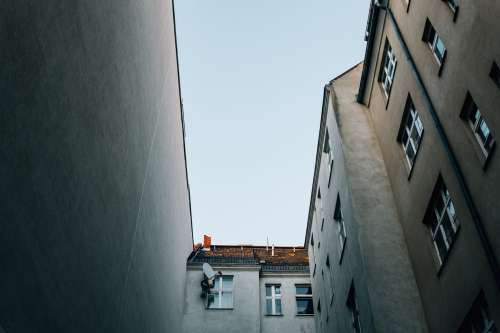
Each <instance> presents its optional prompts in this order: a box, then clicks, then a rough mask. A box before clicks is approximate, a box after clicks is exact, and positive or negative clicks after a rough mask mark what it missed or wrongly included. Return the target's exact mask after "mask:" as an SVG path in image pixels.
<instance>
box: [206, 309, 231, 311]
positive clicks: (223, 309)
mask: <svg viewBox="0 0 500 333" xmlns="http://www.w3.org/2000/svg"><path fill="white" fill-rule="evenodd" d="M205 309H206V310H215V311H218V310H234V308H205Z"/></svg>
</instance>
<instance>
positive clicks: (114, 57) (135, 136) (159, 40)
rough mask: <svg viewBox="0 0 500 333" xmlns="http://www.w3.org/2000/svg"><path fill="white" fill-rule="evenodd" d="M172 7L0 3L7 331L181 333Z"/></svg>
mask: <svg viewBox="0 0 500 333" xmlns="http://www.w3.org/2000/svg"><path fill="white" fill-rule="evenodd" d="M172 5H173V4H172V1H164V0H161V1H160V0H149V1H146V2H144V1H140V2H139V1H135V0H110V1H93V0H91V1H67V2H66V1H58V0H45V1H17V0H6V1H2V5H1V6H0V7H1V8H2V10H1V11H0V18H1V22H2V28H0V40H1V41H2V51H1V52H0V63H1V68H2V69H1V70H0V82H1V84H2V89H1V91H0V95H1V100H2V103H1V104H2V107H1V111H0V118H1V121H0V156H1V163H0V177H1V181H2V185H1V190H0V202H1V203H0V221H1V222H0V243H1V244H2V245H1V247H0V248H1V250H0V266H1V267H2V274H0V295H2V296H1V297H0V332H7V333H20V332H41V331H43V332H134V333H136V332H180V331H181V322H182V308H181V307H176V306H172V304H182V303H183V301H184V283H185V277H186V258H187V257H188V255H189V253H190V252H191V251H192V231H191V214H190V199H189V188H188V182H187V174H186V161H185V152H184V133H183V119H182V108H181V99H180V91H179V77H178V67H177V55H176V40H175V26H174V17H173V7H172ZM172 253H175V254H176V255H175V256H172V255H171V254H172Z"/></svg>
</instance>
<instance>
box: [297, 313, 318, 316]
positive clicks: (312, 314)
mask: <svg viewBox="0 0 500 333" xmlns="http://www.w3.org/2000/svg"><path fill="white" fill-rule="evenodd" d="M295 317H314V313H311V314H298V313H297V314H296V315H295Z"/></svg>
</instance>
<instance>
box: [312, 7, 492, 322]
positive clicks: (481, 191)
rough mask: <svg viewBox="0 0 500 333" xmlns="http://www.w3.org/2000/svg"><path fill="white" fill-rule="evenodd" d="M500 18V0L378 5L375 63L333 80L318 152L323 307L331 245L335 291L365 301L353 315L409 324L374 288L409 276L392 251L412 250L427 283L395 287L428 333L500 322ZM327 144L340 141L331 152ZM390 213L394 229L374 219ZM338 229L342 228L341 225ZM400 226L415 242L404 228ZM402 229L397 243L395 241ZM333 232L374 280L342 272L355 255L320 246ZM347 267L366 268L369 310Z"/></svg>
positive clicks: (371, 22)
mask: <svg viewBox="0 0 500 333" xmlns="http://www.w3.org/2000/svg"><path fill="white" fill-rule="evenodd" d="M498 17H500V6H498V5H496V4H491V3H489V2H486V1H475V2H469V1H460V0H447V1H430V0H427V1H411V0H394V1H373V2H372V3H371V5H370V10H369V17H368V24H367V29H366V40H367V47H366V54H365V59H364V61H363V63H362V64H360V65H357V66H355V67H354V68H352V69H351V70H349V71H347V72H346V73H345V74H343V75H341V76H340V77H338V78H336V79H334V80H332V81H331V82H330V83H329V84H328V85H327V86H326V87H325V98H324V103H323V112H322V123H321V124H322V127H321V128H320V137H319V141H318V142H319V143H318V155H317V159H316V169H319V171H316V172H315V178H314V182H313V193H312V196H311V208H310V215H309V221H308V233H307V238H306V246H308V247H309V256H310V261H311V265H313V264H314V263H316V264H317V268H316V277H313V278H312V286H313V291H314V292H315V295H314V298H315V302H316V301H319V300H320V299H321V304H322V305H323V304H324V303H323V299H325V298H328V295H323V293H322V290H323V289H326V290H328V288H324V286H325V285H326V283H323V282H322V281H321V280H320V278H319V277H318V270H319V269H321V270H325V269H326V268H327V267H328V265H326V263H325V260H327V259H328V255H330V258H329V260H330V266H331V265H334V268H335V269H337V272H336V273H335V274H333V278H334V280H333V291H334V292H335V293H336V294H337V295H338V294H339V291H338V289H339V288H341V291H340V292H341V297H342V298H341V299H340V302H341V304H343V305H345V307H347V308H348V309H349V310H352V309H353V307H354V311H351V314H352V315H353V318H354V321H355V326H356V325H358V324H357V322H356V321H359V322H360V325H361V326H363V329H362V331H367V330H366V329H364V328H365V326H366V325H370V324H369V323H368V321H369V320H368V319H365V318H364V317H365V316H369V310H370V309H371V317H372V321H373V324H374V327H375V329H372V328H371V326H367V327H368V331H377V332H389V331H391V332H392V331H402V330H395V329H392V330H389V329H380V328H379V326H378V320H379V319H380V316H378V315H377V313H376V312H380V308H377V307H376V306H375V305H374V303H372V299H376V297H375V298H371V297H370V293H374V294H375V293H376V292H375V290H373V289H372V287H370V286H369V284H373V283H378V282H377V276H379V275H380V276H382V277H384V278H394V277H396V279H395V280H396V282H397V281H399V280H400V279H402V277H398V274H396V273H395V272H394V271H387V270H386V269H385V268H382V267H380V266H379V265H378V263H379V262H377V259H381V257H380V256H379V255H382V257H385V258H386V260H388V261H390V262H394V260H396V259H395V257H396V258H397V257H401V258H400V259H401V260H402V261H401V264H403V263H404V265H403V267H404V271H405V272H406V273H405V274H407V281H410V280H413V281H415V284H416V287H417V288H418V292H415V291H414V287H413V286H406V287H411V288H410V289H411V290H408V291H411V293H406V292H402V293H400V294H398V295H388V294H383V296H384V297H386V299H387V302H388V303H391V304H397V305H399V304H401V303H402V302H403V303H404V302H406V301H407V300H408V299H412V300H413V301H415V304H416V308H415V309H414V310H417V312H414V310H411V311H410V309H408V308H406V307H405V308H402V311H401V313H402V315H406V314H407V313H408V312H411V313H420V312H421V311H423V316H422V315H420V314H419V315H418V316H417V317H414V319H415V320H416V319H418V320H420V319H422V323H424V325H425V327H426V328H427V330H428V331H429V332H496V331H497V329H498V323H500V269H499V265H498V260H499V259H498V258H499V256H500V240H499V238H498V237H497V236H498V235H499V234H500V229H499V228H500V226H499V224H498V216H499V213H500V209H499V205H498V197H500V193H499V191H500V189H499V188H500V186H499V185H500V172H499V171H500V161H499V157H498V156H497V155H498V154H497V153H496V137H497V135H499V133H500V115H499V114H498V112H497V109H498V107H497V106H498V105H499V104H500V70H499V68H498V64H499V63H500V43H498V33H499V32H500V23H499V22H500V21H498ZM330 103H331V105H330ZM326 108H330V109H331V111H325V109H326ZM325 113H326V115H325ZM323 118H326V120H324V119H323ZM323 122H326V125H324V127H326V128H324V127H323ZM324 143H328V145H331V146H330V147H332V149H331V150H332V153H330V152H329V151H330V150H329V148H328V145H327V147H326V148H325V146H324ZM356 157H357V158H356ZM329 169H331V170H332V171H331V173H332V177H331V178H332V180H331V183H332V185H333V187H336V186H340V187H341V189H340V190H338V192H339V194H338V197H335V194H333V196H332V193H331V190H330V189H329V187H328V185H326V184H328V183H327V181H328V177H329V176H328V173H329V172H330V171H329ZM344 169H346V171H344ZM339 174H340V175H341V179H339V178H337V177H338V175H339ZM342 177H344V178H343V179H342ZM343 181H344V182H346V183H347V186H346V187H345V189H344V190H342V186H344V185H343ZM367 182H369V183H370V185H369V186H368V185H367V184H365V183H367ZM332 185H330V187H331V186H332ZM377 188H378V189H379V190H377V191H376V192H373V191H372V190H374V189H377ZM319 189H321V195H320V194H319ZM316 190H317V191H318V192H315V191H316ZM360 191H361V194H360ZM365 191H366V193H365ZM372 194H374V195H372ZM356 196H360V199H356ZM356 201H358V204H356ZM318 207H320V208H318ZM321 207H323V208H322V209H323V211H324V215H325V216H327V217H326V218H325V222H324V225H325V226H324V228H325V229H326V232H325V231H323V233H321V228H322V225H323V222H322V219H319V218H318V217H317V216H318V215H319V214H318V211H319V210H320V209H321ZM337 207H340V209H336V208H337ZM383 208H385V209H383ZM388 215H389V216H391V218H388ZM315 216H316V217H315ZM353 216H354V218H353ZM377 216H379V217H380V216H384V219H386V220H387V221H386V222H385V226H383V221H379V219H377V218H375V219H373V217H377ZM385 217H387V218H385ZM332 219H333V222H332ZM339 221H341V223H340V222H339ZM377 221H379V222H381V224H380V225H378V222H377ZM396 222H397V223H396ZM335 225H336V227H337V228H336V229H335V228H334V226H335ZM377 226H378V227H380V229H377V228H378V227H377ZM328 228H332V229H333V232H332V233H333V234H328ZM349 228H351V229H349ZM367 228H371V229H367ZM356 229H357V230H356ZM400 229H401V230H402V235H403V238H402V239H403V240H404V246H403V245H402V244H401V239H399V236H397V234H400V233H401V231H399V230H400ZM367 230H370V233H369V236H368V238H369V239H368V240H367V239H366V238H367V237H366V236H367V235H365V232H366V231H367ZM391 232H392V236H391V237H392V238H391V239H392V240H390V239H388V236H390V233H391ZM313 235H314V243H313ZM350 235H352V237H351V238H350ZM396 236H397V237H396ZM352 238H355V239H356V241H355V240H353V239H352ZM320 241H322V243H323V244H325V243H326V244H328V246H333V247H336V248H339V246H341V248H342V246H344V245H343V244H344V243H345V249H344V250H343V251H344V252H348V251H349V250H350V247H349V246H350V244H351V243H356V242H357V243H358V244H359V245H358V246H357V247H356V246H354V245H353V246H352V247H351V250H353V251H359V255H358V257H357V258H350V257H348V256H347V258H346V254H347V255H348V253H344V254H343V255H344V259H343V260H344V262H345V260H346V259H347V262H348V263H350V264H354V265H356V267H358V268H359V271H360V273H359V274H360V278H361V280H362V281H363V280H364V282H361V283H358V282H356V277H355V276H356V274H355V273H350V272H349V270H348V269H345V270H344V268H342V266H344V262H342V264H341V265H339V264H337V262H334V263H332V262H331V261H332V257H335V258H336V256H338V254H336V255H333V254H332V253H338V252H339V251H338V250H331V251H328V250H327V249H322V248H321V249H319V248H318V247H319V242H320ZM350 241H351V243H350ZM330 243H332V244H330ZM396 245H397V246H396ZM313 248H314V252H313ZM353 248H356V249H353ZM379 251H380V252H379ZM312 253H313V254H312ZM325 255H326V256H327V259H325ZM359 257H361V258H363V260H362V261H361V263H360V261H359ZM403 257H404V258H403ZM407 257H408V258H409V262H410V263H411V269H409V268H408V267H407V265H406V262H407ZM375 263H377V264H375ZM384 264H385V263H384ZM367 266H373V267H372V268H374V271H371V270H370V268H368V269H367V268H366V267H367ZM393 268H394V267H392V269H393ZM313 271H314V269H313ZM400 273H401V272H400ZM346 274H347V276H350V275H354V278H353V281H354V282H355V283H356V289H355V291H356V296H358V299H357V300H356V302H355V305H356V306H353V305H352V304H353V302H352V297H351V293H350V292H349V293H347V294H346V287H345V284H342V283H341V282H339V281H338V280H343V279H345V276H346ZM412 276H414V277H413V278H412ZM374 277H375V279H374ZM399 282H401V281H399ZM339 284H340V286H338V285H339ZM358 285H360V286H359V288H358ZM363 288H368V291H366V290H365V289H363ZM358 290H359V292H358ZM382 290H383V289H382ZM385 290H387V291H389V290H390V289H385ZM316 293H317V295H316ZM324 293H325V294H326V293H327V292H326V291H325V292H324ZM346 295H347V296H346ZM417 296H418V298H419V299H420V300H419V301H418V300H417V299H415V298H416V297H417ZM346 298H347V301H346ZM363 298H365V300H364V301H363ZM368 301H369V303H370V304H369V305H365V306H364V307H363V302H368ZM345 307H344V308H345ZM323 308H324V306H323ZM375 308H377V309H376V311H374V309H375ZM420 308H421V309H422V310H420ZM403 309H404V310H403ZM344 312H345V309H344ZM336 313H337V314H338V315H339V317H341V318H342V317H345V316H347V315H344V313H343V312H342V311H337V312H336ZM379 314H380V313H379ZM424 317H425V320H423V318H424ZM408 319H410V318H404V317H401V318H399V320H401V322H403V321H405V320H408ZM318 320H320V318H319V316H318ZM330 320H331V317H330ZM340 320H342V319H340ZM363 320H365V321H366V322H367V323H364V322H363ZM495 323H496V324H495ZM425 327H421V329H422V330H425ZM344 330H345V328H344ZM344 330H342V329H341V330H340V331H344ZM345 331H347V330H345ZM354 331H356V329H355V330H354ZM406 331H413V330H406Z"/></svg>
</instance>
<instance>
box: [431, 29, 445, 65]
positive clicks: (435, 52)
mask: <svg viewBox="0 0 500 333" xmlns="http://www.w3.org/2000/svg"><path fill="white" fill-rule="evenodd" d="M430 29H432V33H433V37H432V41H431V40H429V41H427V44H429V47H430V48H431V50H432V54H433V55H434V58H436V61H437V62H438V64H439V65H442V64H443V61H444V57H445V54H446V45H445V44H444V41H443V39H442V38H441V37H439V34H438V33H437V31H436V29H434V26H433V25H432V24H431V25H430ZM439 42H441V44H442V45H443V54H442V55H441V57H440V56H439V55H438V53H439V51H438V47H437V45H438V43H439Z"/></svg>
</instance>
